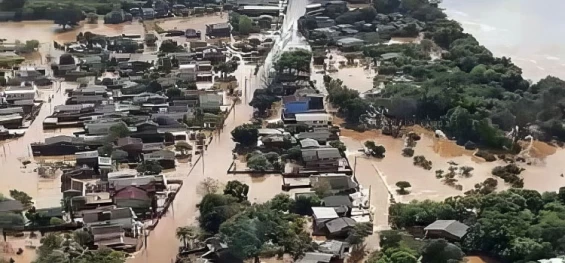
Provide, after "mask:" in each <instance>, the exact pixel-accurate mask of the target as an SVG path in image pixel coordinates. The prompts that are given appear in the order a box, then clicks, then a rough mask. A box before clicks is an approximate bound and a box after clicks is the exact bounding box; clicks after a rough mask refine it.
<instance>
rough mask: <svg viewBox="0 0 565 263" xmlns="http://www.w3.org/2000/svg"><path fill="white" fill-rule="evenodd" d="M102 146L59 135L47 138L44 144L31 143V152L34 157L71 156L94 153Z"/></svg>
mask: <svg viewBox="0 0 565 263" xmlns="http://www.w3.org/2000/svg"><path fill="white" fill-rule="evenodd" d="M101 145H102V143H101V142H86V141H85V140H84V139H83V138H77V137H73V136H66V135H59V136H54V137H49V138H45V142H44V143H40V142H35V143H31V151H32V153H33V156H54V155H71V154H75V153H77V152H84V151H92V150H95V149H97V148H98V147H100V146H101Z"/></svg>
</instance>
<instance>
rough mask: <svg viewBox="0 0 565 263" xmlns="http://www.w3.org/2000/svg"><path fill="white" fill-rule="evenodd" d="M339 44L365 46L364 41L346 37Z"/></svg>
mask: <svg viewBox="0 0 565 263" xmlns="http://www.w3.org/2000/svg"><path fill="white" fill-rule="evenodd" d="M337 44H342V45H343V44H363V40H361V39H358V38H354V37H346V38H342V39H340V40H338V41H337Z"/></svg>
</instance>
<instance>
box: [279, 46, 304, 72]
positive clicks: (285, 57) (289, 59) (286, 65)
mask: <svg viewBox="0 0 565 263" xmlns="http://www.w3.org/2000/svg"><path fill="white" fill-rule="evenodd" d="M311 61H312V53H311V52H310V51H308V50H305V49H297V50H294V51H286V52H284V53H282V54H281V56H280V57H279V59H278V60H277V62H276V63H275V69H276V70H277V71H278V72H279V73H283V72H285V71H286V72H288V73H291V72H292V71H294V73H295V74H296V75H298V73H300V72H310V62H311Z"/></svg>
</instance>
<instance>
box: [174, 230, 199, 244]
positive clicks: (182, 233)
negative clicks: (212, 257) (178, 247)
mask: <svg viewBox="0 0 565 263" xmlns="http://www.w3.org/2000/svg"><path fill="white" fill-rule="evenodd" d="M198 232H199V230H198V228H196V227H194V226H183V227H179V228H177V234H176V235H177V238H178V239H179V240H182V242H183V243H184V247H185V248H186V247H188V246H187V240H188V241H190V247H191V248H192V246H193V242H194V240H195V239H197V238H198V235H199V233H198Z"/></svg>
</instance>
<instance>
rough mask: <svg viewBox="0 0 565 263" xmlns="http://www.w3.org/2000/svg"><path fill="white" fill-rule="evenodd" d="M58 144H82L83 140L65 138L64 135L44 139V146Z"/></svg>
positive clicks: (70, 137)
mask: <svg viewBox="0 0 565 263" xmlns="http://www.w3.org/2000/svg"><path fill="white" fill-rule="evenodd" d="M60 142H68V143H82V142H83V140H82V139H80V138H77V137H73V136H66V135H59V136H54V137H49V138H45V144H55V143H60Z"/></svg>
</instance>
